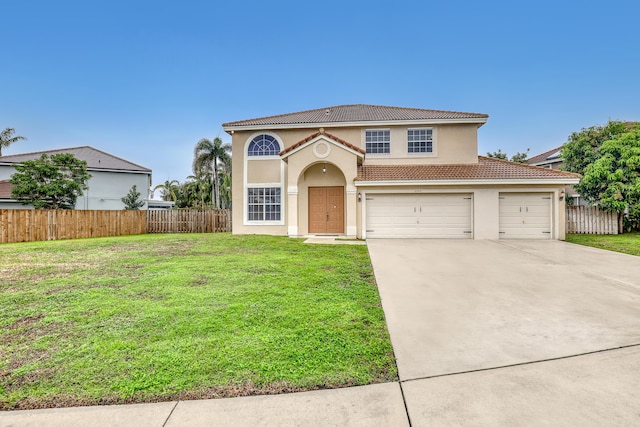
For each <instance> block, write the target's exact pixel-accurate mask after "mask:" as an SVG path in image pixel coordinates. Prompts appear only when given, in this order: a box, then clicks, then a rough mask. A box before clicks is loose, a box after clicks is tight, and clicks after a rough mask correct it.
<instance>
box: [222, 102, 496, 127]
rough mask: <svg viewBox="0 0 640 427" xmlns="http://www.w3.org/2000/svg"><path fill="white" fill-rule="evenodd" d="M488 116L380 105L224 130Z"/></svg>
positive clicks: (330, 110)
mask: <svg viewBox="0 0 640 427" xmlns="http://www.w3.org/2000/svg"><path fill="white" fill-rule="evenodd" d="M488 118H489V115H487V114H479V113H463V112H458V111H441V110H425V109H422V108H405V107H386V106H381V105H368V104H352V105H336V106H334V107H325V108H318V109H315V110H308V111H300V112H297V113H288V114H280V115H277V116H269V117H260V118H256V119H249V120H240V121H236V122H228V123H223V124H222V128H223V129H225V130H233V128H242V127H253V126H283V127H294V126H295V125H307V124H314V125H319V124H326V125H338V124H346V123H354V122H356V123H359V122H396V121H397V122H411V121H415V122H420V121H445V122H446V121H457V120H459V121H465V122H473V123H485V122H486V121H487V119H488Z"/></svg>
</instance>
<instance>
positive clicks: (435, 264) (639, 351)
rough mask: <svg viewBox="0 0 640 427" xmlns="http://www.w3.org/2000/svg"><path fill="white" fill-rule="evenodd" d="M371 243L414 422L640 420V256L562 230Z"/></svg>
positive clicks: (622, 421) (490, 422)
mask: <svg viewBox="0 0 640 427" xmlns="http://www.w3.org/2000/svg"><path fill="white" fill-rule="evenodd" d="M368 246H369V251H370V254H371V259H372V262H373V267H374V271H375V274H376V279H377V281H378V286H379V288H380V295H381V298H382V305H383V307H384V311H385V315H386V317H387V324H388V327H389V332H390V334H391V341H392V343H393V347H394V351H395V354H396V357H397V361H398V369H399V374H400V380H401V385H402V388H403V392H404V396H405V400H406V404H407V409H408V413H409V416H410V417H411V421H412V424H413V425H414V426H415V425H421V424H422V421H424V423H431V424H436V425H437V424H449V423H451V424H468V423H471V424H480V425H482V424H496V423H498V424H502V423H504V424H516V425H517V424H531V423H532V421H535V420H538V421H540V423H542V424H544V423H545V422H550V423H552V424H558V423H560V424H561V423H562V421H563V420H564V421H566V422H567V424H576V423H577V422H580V423H581V424H584V423H586V424H593V425H596V424H599V425H602V424H603V421H607V422H605V424H609V423H613V424H625V423H626V422H631V423H638V422H640V386H638V384H640V258H639V257H633V256H629V255H624V254H617V253H613V252H609V251H602V250H598V249H593V248H587V247H583V246H578V245H572V244H569V243H565V242H558V241H459V240H369V241H368ZM518 420H519V422H518ZM545 420H546V421H545ZM534 423H535V422H534Z"/></svg>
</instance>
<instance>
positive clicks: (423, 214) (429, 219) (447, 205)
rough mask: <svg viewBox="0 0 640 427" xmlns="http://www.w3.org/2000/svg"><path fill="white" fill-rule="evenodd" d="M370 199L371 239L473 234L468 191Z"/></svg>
mask: <svg viewBox="0 0 640 427" xmlns="http://www.w3.org/2000/svg"><path fill="white" fill-rule="evenodd" d="M366 200H367V226H366V230H367V237H368V238H403V237H404V238H411V237H414V238H462V239H468V238H471V237H472V234H471V208H472V200H471V197H470V195H468V194H420V195H414V194H393V195H392V194H375V195H371V196H368V197H367V198H366Z"/></svg>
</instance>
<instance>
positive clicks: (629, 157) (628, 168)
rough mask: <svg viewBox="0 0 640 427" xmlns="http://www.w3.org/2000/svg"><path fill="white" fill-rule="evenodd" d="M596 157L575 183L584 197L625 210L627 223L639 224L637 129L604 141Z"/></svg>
mask: <svg viewBox="0 0 640 427" xmlns="http://www.w3.org/2000/svg"><path fill="white" fill-rule="evenodd" d="M597 157H598V158H597V159H596V160H595V161H593V162H592V163H590V164H589V165H587V166H586V168H585V169H584V176H583V178H582V180H581V181H580V183H579V184H578V185H576V186H575V189H576V191H578V192H579V193H580V194H581V195H582V196H584V198H585V199H586V200H587V201H588V202H590V203H594V204H598V205H599V206H600V207H602V208H603V209H606V210H610V211H615V212H618V213H619V214H622V213H626V214H627V215H626V217H627V221H628V223H629V224H630V227H632V228H636V227H637V226H638V224H640V130H633V131H631V132H626V133H622V134H619V135H617V136H615V137H613V138H612V139H610V140H607V141H604V142H603V143H602V144H601V145H600V147H599V149H598V150H597Z"/></svg>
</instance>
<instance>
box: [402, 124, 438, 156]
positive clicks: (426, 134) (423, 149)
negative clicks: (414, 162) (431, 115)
mask: <svg viewBox="0 0 640 427" xmlns="http://www.w3.org/2000/svg"><path fill="white" fill-rule="evenodd" d="M407 151H408V152H409V153H433V129H430V128H425V129H409V130H407Z"/></svg>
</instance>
